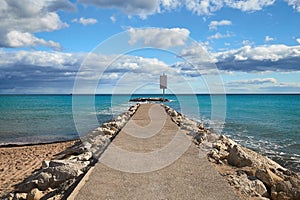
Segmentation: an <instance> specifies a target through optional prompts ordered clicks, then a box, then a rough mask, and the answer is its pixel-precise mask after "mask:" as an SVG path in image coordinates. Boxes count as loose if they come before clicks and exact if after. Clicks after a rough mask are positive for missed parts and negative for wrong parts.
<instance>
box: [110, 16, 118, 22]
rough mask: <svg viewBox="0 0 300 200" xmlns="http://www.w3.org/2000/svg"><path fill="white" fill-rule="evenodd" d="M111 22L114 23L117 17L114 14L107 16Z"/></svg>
mask: <svg viewBox="0 0 300 200" xmlns="http://www.w3.org/2000/svg"><path fill="white" fill-rule="evenodd" d="M109 19H110V20H111V21H112V22H113V23H116V21H117V19H116V17H115V16H114V15H112V16H110V18H109Z"/></svg>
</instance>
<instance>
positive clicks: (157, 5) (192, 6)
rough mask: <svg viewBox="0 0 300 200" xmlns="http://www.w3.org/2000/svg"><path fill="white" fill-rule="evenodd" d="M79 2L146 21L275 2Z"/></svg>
mask: <svg viewBox="0 0 300 200" xmlns="http://www.w3.org/2000/svg"><path fill="white" fill-rule="evenodd" d="M286 1H288V3H289V5H292V6H293V7H297V5H298V4H297V2H296V1H297V0H286ZM79 2H80V3H82V4H85V5H93V6H97V7H99V8H117V9H120V10H122V11H123V12H124V13H125V14H127V15H128V16H134V15H137V16H140V17H141V18H142V19H145V18H147V16H148V15H153V14H156V13H161V12H165V11H172V10H176V9H181V8H185V9H187V10H188V11H191V12H192V13H195V14H197V15H212V14H213V13H214V12H216V11H218V10H220V9H222V8H223V7H229V8H234V9H239V10H241V11H245V12H249V11H259V10H262V9H263V8H264V7H267V6H271V5H273V4H274V3H275V0H241V1H236V0H147V1H141V0H127V1H120V0H79ZM298 7H299V6H298ZM298 7H297V8H298Z"/></svg>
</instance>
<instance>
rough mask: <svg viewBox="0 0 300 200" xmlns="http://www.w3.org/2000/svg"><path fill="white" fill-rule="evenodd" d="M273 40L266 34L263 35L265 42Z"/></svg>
mask: <svg viewBox="0 0 300 200" xmlns="http://www.w3.org/2000/svg"><path fill="white" fill-rule="evenodd" d="M273 40H275V39H274V38H272V37H270V36H268V35H267V36H266V37H265V42H270V41H273Z"/></svg>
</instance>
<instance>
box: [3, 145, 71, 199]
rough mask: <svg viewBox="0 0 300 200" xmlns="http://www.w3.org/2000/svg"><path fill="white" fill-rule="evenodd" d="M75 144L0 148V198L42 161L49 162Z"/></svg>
mask: <svg viewBox="0 0 300 200" xmlns="http://www.w3.org/2000/svg"><path fill="white" fill-rule="evenodd" d="M75 142H76V141H68V142H58V143H51V144H37V145H24V146H16V147H0V177H1V178H0V197H1V196H3V195H4V194H7V193H8V192H10V191H12V190H13V189H14V185H15V184H17V183H20V182H21V181H22V180H24V179H25V178H26V177H28V176H30V175H31V174H32V172H34V171H35V170H36V169H39V168H40V167H41V165H42V161H43V160H49V159H50V158H51V157H53V155H55V154H57V153H59V152H61V151H63V150H64V149H66V148H67V147H69V146H71V145H73V144H74V143H75Z"/></svg>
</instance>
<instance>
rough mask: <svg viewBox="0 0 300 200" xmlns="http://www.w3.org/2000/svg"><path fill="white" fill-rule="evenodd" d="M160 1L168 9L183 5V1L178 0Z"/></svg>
mask: <svg viewBox="0 0 300 200" xmlns="http://www.w3.org/2000/svg"><path fill="white" fill-rule="evenodd" d="M160 3H161V5H162V7H163V8H165V9H167V10H173V9H176V8H178V7H181V6H182V4H183V2H181V1H178V0H160Z"/></svg>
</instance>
